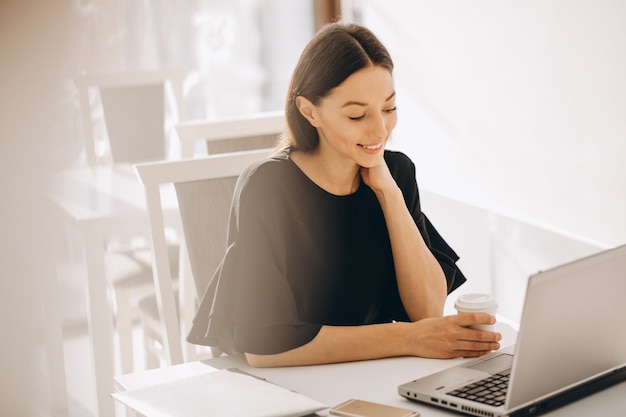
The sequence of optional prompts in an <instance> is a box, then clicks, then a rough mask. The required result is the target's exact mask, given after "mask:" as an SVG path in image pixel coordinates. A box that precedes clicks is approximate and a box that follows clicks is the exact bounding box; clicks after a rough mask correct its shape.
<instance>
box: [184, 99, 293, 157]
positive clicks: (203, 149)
mask: <svg viewBox="0 0 626 417" xmlns="http://www.w3.org/2000/svg"><path fill="white" fill-rule="evenodd" d="M284 127H285V113H284V112H283V111H282V110H279V111H266V112H259V113H254V114H247V115H242V116H234V117H229V118H222V119H217V120H186V121H181V122H178V123H177V124H176V133H177V135H178V140H179V141H180V149H181V156H182V157H183V158H188V157H192V156H194V155H195V154H197V153H198V152H199V153H201V154H202V155H212V154H216V153H223V152H235V151H240V150H248V149H260V148H263V147H271V146H273V145H274V143H275V142H276V137H277V136H278V134H280V132H282V131H283V130H284ZM198 145H200V146H198ZM197 148H200V149H197Z"/></svg>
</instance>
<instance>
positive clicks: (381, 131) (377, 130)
mask: <svg viewBox="0 0 626 417" xmlns="http://www.w3.org/2000/svg"><path fill="white" fill-rule="evenodd" d="M385 116H387V115H386V114H384V113H382V112H378V113H376V116H375V117H372V118H371V119H370V120H371V124H370V129H371V134H372V136H373V137H375V138H376V139H379V140H381V139H386V138H387V136H389V132H390V130H391V129H393V127H391V128H389V126H388V120H387V117H385Z"/></svg>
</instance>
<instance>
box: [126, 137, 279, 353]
mask: <svg viewBox="0 0 626 417" xmlns="http://www.w3.org/2000/svg"><path fill="white" fill-rule="evenodd" d="M271 153H272V150H271V149H260V150H252V151H243V152H234V153H225V154H219V155H209V156H205V157H201V158H195V159H188V158H186V159H181V160H176V161H160V162H152V163H144V164H137V165H136V166H135V167H136V170H137V173H138V175H139V178H140V180H141V182H142V183H143V185H144V188H145V193H146V203H147V209H148V215H149V218H150V227H151V232H152V236H151V239H152V249H153V271H154V280H155V287H156V298H157V305H158V307H159V317H160V320H161V325H162V334H163V342H164V349H165V354H166V357H167V358H166V359H167V360H168V362H169V364H177V363H182V362H183V349H182V347H183V340H184V338H183V336H184V335H183V333H182V332H181V323H180V321H179V320H180V318H181V316H182V315H181V314H179V311H178V310H177V308H176V301H175V296H174V290H173V281H172V275H171V272H170V261H169V256H168V252H167V244H166V239H165V224H164V219H163V217H164V214H163V206H162V199H161V186H162V185H166V184H174V186H175V187H176V191H177V198H178V201H179V207H180V214H181V220H182V224H183V235H184V242H185V245H182V248H183V249H182V250H186V249H188V253H189V260H190V264H191V270H192V273H193V275H194V276H202V277H203V279H204V280H206V281H208V279H209V278H210V276H211V275H212V274H213V273H214V271H215V269H216V268H217V263H216V262H218V263H219V258H220V257H221V256H223V254H224V251H225V248H226V229H227V227H228V212H229V207H230V203H231V200H232V194H233V187H234V183H235V181H236V179H237V177H238V176H239V174H240V173H241V172H242V171H243V169H244V168H245V167H246V166H248V165H249V164H251V163H253V162H254V161H257V160H260V159H262V158H265V157H267V156H269V155H270V154H271ZM181 255H183V256H181V264H184V263H185V262H182V259H183V258H185V257H186V253H185V254H181ZM188 273H189V272H188V271H181V276H180V278H179V281H181V282H182V281H188V280H187V277H186V274H188ZM188 302H189V300H183V301H182V304H184V303H188ZM181 308H183V306H182V305H181Z"/></svg>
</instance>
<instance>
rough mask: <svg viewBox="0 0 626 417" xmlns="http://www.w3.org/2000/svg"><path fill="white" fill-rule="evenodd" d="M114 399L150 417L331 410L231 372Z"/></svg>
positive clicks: (265, 416)
mask: <svg viewBox="0 0 626 417" xmlns="http://www.w3.org/2000/svg"><path fill="white" fill-rule="evenodd" d="M113 397H114V398H115V399H117V400H118V401H120V402H122V403H124V404H126V405H127V406H129V407H130V408H132V409H134V410H135V411H138V412H139V413H141V414H143V415H145V416H146V417H209V416H219V417H299V416H306V415H309V414H312V413H314V412H316V411H319V410H322V409H325V408H327V406H326V405H324V404H322V403H319V402H317V401H314V400H312V399H310V398H307V397H306V396H304V395H301V394H298V393H295V392H293V391H290V390H288V389H286V388H283V387H279V386H278V385H275V384H272V383H270V382H267V381H263V380H260V379H258V378H255V377H253V376H250V375H244V374H240V373H237V372H232V371H228V370H221V371H215V372H210V373H207V374H204V375H198V376H193V377H189V378H182V379H178V380H175V381H172V382H166V383H163V384H157V385H153V386H150V387H146V388H138V389H132V390H128V391H123V392H118V393H114V394H113Z"/></svg>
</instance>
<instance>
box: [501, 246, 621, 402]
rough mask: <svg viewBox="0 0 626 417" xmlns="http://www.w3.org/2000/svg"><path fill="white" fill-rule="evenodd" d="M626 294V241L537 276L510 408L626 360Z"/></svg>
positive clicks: (518, 354)
mask: <svg viewBox="0 0 626 417" xmlns="http://www.w3.org/2000/svg"><path fill="white" fill-rule="evenodd" d="M625 297H626V245H625V246H620V247H618V248H615V249H610V250H607V251H604V252H601V253H598V254H595V255H592V256H589V257H585V258H582V259H579V260H576V261H574V262H571V263H568V264H565V265H561V266H559V267H556V268H554V269H550V270H547V271H543V272H539V273H537V274H535V275H533V276H531V277H530V278H529V281H528V289H527V293H526V299H525V303H524V309H523V313H522V320H521V326H520V330H519V335H518V341H517V346H516V354H515V359H514V361H513V370H512V373H511V377H512V378H511V381H510V385H509V390H508V394H507V400H506V406H507V409H515V408H517V407H518V406H521V405H523V404H526V403H528V402H529V401H532V400H537V399H538V398H542V397H544V396H546V395H549V394H553V393H556V392H559V391H563V390H565V389H566V388H568V387H570V386H571V385H573V384H576V383H577V382H580V381H582V380H585V379H587V378H589V377H592V376H595V375H598V374H600V373H604V372H606V371H607V370H612V369H615V368H617V367H620V366H623V365H624V364H626V330H625V329H624V324H623V323H624V322H623V320H624V317H626V302H625V301H626V300H625ZM548 316H549V317H550V320H549V322H550V325H549V326H546V325H545V322H544V318H546V317H548Z"/></svg>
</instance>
